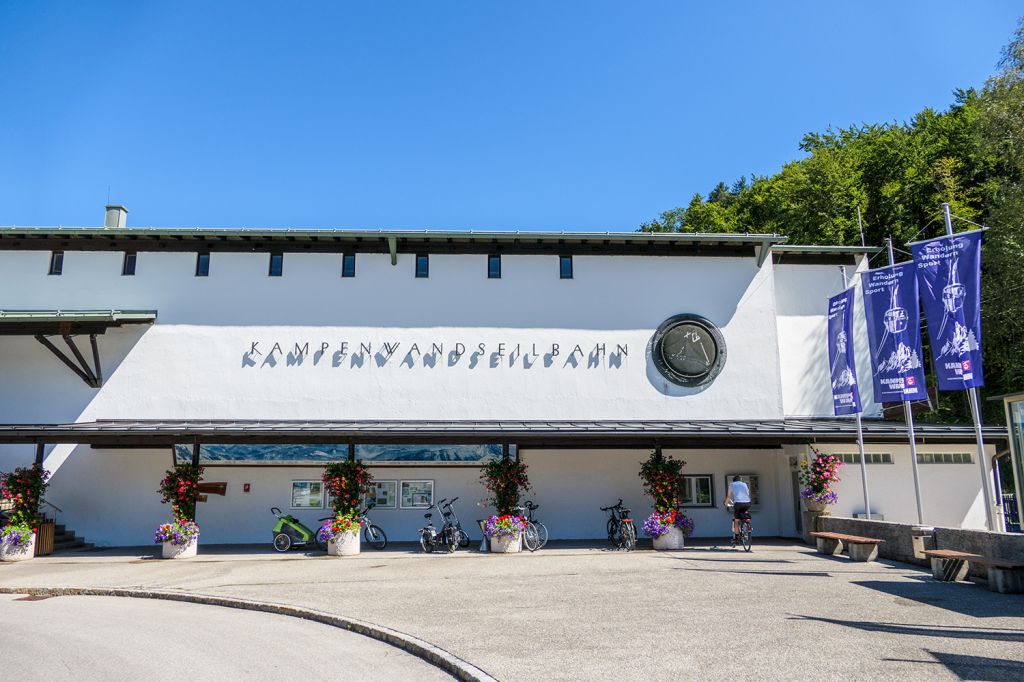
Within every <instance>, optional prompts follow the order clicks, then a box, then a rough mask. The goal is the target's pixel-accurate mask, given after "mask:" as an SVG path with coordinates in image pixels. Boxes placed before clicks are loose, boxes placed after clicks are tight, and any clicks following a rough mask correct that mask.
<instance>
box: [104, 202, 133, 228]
mask: <svg viewBox="0 0 1024 682" xmlns="http://www.w3.org/2000/svg"><path fill="white" fill-rule="evenodd" d="M103 227H128V209H127V208H125V207H124V206H121V205H120V204H109V205H108V206H107V218H106V220H104V221H103Z"/></svg>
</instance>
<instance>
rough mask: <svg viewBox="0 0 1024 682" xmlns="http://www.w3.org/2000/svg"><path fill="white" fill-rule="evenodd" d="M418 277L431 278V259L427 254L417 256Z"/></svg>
mask: <svg viewBox="0 0 1024 682" xmlns="http://www.w3.org/2000/svg"><path fill="white" fill-rule="evenodd" d="M416 276H417V277H430V259H429V258H428V257H427V254H425V253H417V254H416Z"/></svg>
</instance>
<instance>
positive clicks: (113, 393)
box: [0, 207, 1005, 545]
mask: <svg viewBox="0 0 1024 682" xmlns="http://www.w3.org/2000/svg"><path fill="white" fill-rule="evenodd" d="M108 224H109V225H112V226H111V227H106V228H13V227H11V228H0V470H9V469H11V468H13V467H15V466H21V465H27V464H30V463H31V462H32V461H34V458H35V457H36V454H37V452H36V447H35V446H36V445H39V446H40V448H39V450H40V456H42V457H43V458H44V462H45V466H46V468H47V469H49V470H50V471H51V472H52V485H51V488H50V491H49V492H48V494H47V499H48V500H49V501H50V502H52V503H53V504H55V505H56V506H57V507H59V508H60V509H61V510H62V513H61V517H60V521H61V523H65V524H67V525H68V526H70V527H71V528H73V529H75V531H77V532H78V534H79V535H81V536H84V537H85V538H86V539H87V540H88V541H90V542H94V543H96V544H98V545H140V544H146V543H148V542H149V541H150V540H151V537H152V531H153V529H154V527H155V526H156V524H157V523H158V522H161V521H163V520H165V519H166V518H167V516H168V511H167V509H166V507H163V506H162V505H161V504H160V502H159V496H158V494H157V493H156V489H157V486H158V483H159V481H160V479H161V477H162V475H163V472H164V470H166V469H167V468H168V467H169V466H170V465H171V464H172V462H173V461H174V459H173V458H174V456H175V455H174V448H173V446H174V445H178V446H179V448H178V450H179V453H183V454H179V457H180V456H184V457H185V458H186V459H187V458H188V456H189V454H188V453H189V452H190V451H191V449H192V448H193V447H194V446H195V445H196V444H200V445H202V446H203V448H202V449H201V450H200V453H201V456H202V461H203V464H204V465H206V467H207V468H206V474H205V480H206V481H211V482H224V483H226V494H225V495H223V496H217V495H211V496H210V498H209V500H208V501H207V502H205V503H203V504H201V505H200V507H199V512H198V521H199V523H200V525H201V526H202V529H203V541H204V542H206V543H228V542H265V541H269V540H270V529H271V527H272V525H273V518H272V516H271V515H270V512H269V508H270V507H272V506H277V507H280V508H282V509H287V508H289V507H292V506H295V507H298V508H295V509H292V510H291V511H292V513H294V514H295V515H296V516H298V517H299V518H301V519H303V520H305V521H306V522H307V523H309V524H315V523H316V520H317V519H318V518H320V517H323V516H326V514H327V511H325V510H324V509H323V508H320V507H318V506H317V505H318V504H322V503H323V500H322V499H320V496H319V495H318V486H317V484H316V482H317V481H318V480H319V476H320V467H322V462H323V460H324V459H329V458H332V457H334V458H336V457H341V456H346V455H347V453H348V452H349V446H350V445H352V446H353V448H352V450H353V452H354V454H355V455H356V456H359V457H363V458H368V459H372V461H373V462H374V465H373V469H372V471H373V474H374V477H375V478H376V479H377V480H378V481H380V482H381V488H380V493H379V494H380V500H381V503H382V504H381V505H380V506H379V508H378V509H376V510H375V512H374V521H375V522H376V523H378V524H379V525H380V526H382V527H383V528H384V529H385V530H386V531H387V532H388V534H389V536H390V537H391V538H392V539H397V540H411V539H415V538H416V536H417V534H416V530H417V529H418V528H419V527H420V526H421V525H422V522H423V512H424V510H423V509H421V508H419V507H420V506H421V503H422V501H423V500H424V499H429V497H430V495H431V494H432V495H433V498H434V499H440V498H451V497H456V496H457V497H459V498H460V501H459V503H458V504H457V508H458V509H460V510H461V512H462V514H461V515H462V517H463V519H464V520H471V519H473V518H477V517H480V516H482V515H483V514H484V510H482V509H478V508H476V507H475V503H476V502H477V501H478V500H480V499H481V498H483V490H482V487H481V486H480V484H479V482H478V476H479V462H478V458H479V457H481V456H494V455H495V454H496V453H500V452H501V451H502V449H503V448H508V451H509V452H514V453H516V454H517V456H519V457H522V458H523V459H524V460H525V461H526V462H527V463H528V465H529V473H530V479H531V481H532V483H533V488H534V490H533V491H532V493H531V495H530V497H531V498H532V499H534V500H535V501H536V502H537V503H538V504H540V510H539V511H538V516H539V518H541V519H542V520H544V521H545V522H546V524H547V525H548V527H549V528H550V530H551V535H552V537H554V538H599V537H601V536H602V535H603V534H604V527H605V520H606V515H605V514H603V513H602V512H601V511H599V509H598V508H599V507H601V506H607V505H609V504H613V503H614V502H615V501H616V500H617V499H619V498H622V499H623V500H625V502H626V503H627V504H628V505H630V506H631V507H632V508H633V510H634V516H635V517H636V518H638V519H642V518H643V517H645V516H646V515H647V514H648V513H649V512H650V504H649V501H648V500H647V499H646V498H645V497H644V496H643V493H642V490H641V484H640V479H639V478H638V476H637V472H638V468H639V463H640V462H641V461H642V460H643V459H645V458H646V457H647V456H648V454H649V452H650V450H651V448H652V447H654V446H660V447H663V449H664V451H665V453H666V454H671V455H674V456H677V457H681V458H683V459H685V460H686V462H687V465H686V469H685V471H686V472H687V474H689V475H692V476H693V479H692V480H691V485H692V490H693V495H692V496H693V499H692V500H691V502H692V503H693V504H692V506H691V507H690V508H689V509H688V510H687V512H688V513H689V514H690V515H691V516H693V517H694V518H695V521H696V535H698V536H722V535H725V534H726V533H727V532H728V523H729V517H728V516H727V515H726V513H725V512H724V511H723V509H722V504H723V499H724V488H725V480H726V477H727V476H731V475H733V474H743V475H747V476H751V477H753V481H754V483H755V484H756V491H757V497H758V499H757V501H756V504H755V506H754V512H755V532H757V533H758V534H759V535H762V536H765V535H779V536H793V535H795V534H797V532H798V524H799V514H798V511H797V510H798V508H799V505H798V501H797V494H798V491H797V489H796V484H795V468H794V467H795V464H796V462H797V461H798V460H799V459H800V458H803V457H806V456H807V455H808V453H809V448H808V444H811V443H813V444H815V445H816V447H818V448H819V449H821V450H823V451H826V452H835V453H842V454H844V455H847V456H848V458H849V459H851V461H853V459H854V455H855V453H856V452H857V450H856V445H855V441H854V422H853V420H852V419H851V418H842V419H837V418H835V417H833V416H832V404H831V393H830V390H829V385H828V367H827V359H826V353H825V347H824V337H825V316H824V310H825V305H826V298H827V297H828V296H830V295H832V294H835V293H837V292H839V291H840V290H841V289H842V288H843V280H842V276H841V274H840V267H839V266H840V265H846V266H848V268H849V272H850V274H851V275H852V273H853V272H854V271H855V270H857V269H862V268H864V267H866V263H865V257H866V255H867V254H871V253H874V252H875V249H871V248H866V249H865V248H858V247H842V248H827V247H826V248H823V247H797V246H788V245H786V243H785V242H786V240H785V238H784V237H778V236H774V235H713V234H643V233H608V234H579V233H533V232H525V233H486V232H480V233H478V232H353V231H319V230H318V231H295V230H207V229H144V228H128V227H125V226H124V213H123V212H122V211H121V209H119V208H117V207H112V208H111V209H110V210H109V211H108ZM677 316H683V317H677ZM858 319H859V320H860V322H861V324H860V326H859V327H858V328H857V330H856V339H855V345H856V349H857V351H858V357H859V360H863V362H862V363H861V366H860V367H859V374H860V376H861V377H863V378H865V379H866V378H867V377H869V376H870V370H869V368H868V366H867V363H866V358H867V353H866V337H865V334H864V329H863V315H862V313H859V318H858ZM861 388H862V395H863V399H864V402H865V404H868V405H874V404H873V403H872V402H871V390H870V381H867V380H864V381H862V382H861ZM866 417H867V418H866V420H865V434H866V440H867V442H868V450H869V452H871V453H876V454H877V455H878V456H877V457H873V458H872V459H873V461H872V462H871V464H869V466H868V467H867V470H868V477H869V485H870V489H871V500H872V510H873V512H874V513H876V514H881V515H883V516H884V518H885V519H887V520H894V521H907V522H916V521H917V519H916V512H915V505H914V495H913V484H912V477H911V470H910V460H909V457H910V455H909V448H908V447H907V445H906V436H905V431H904V429H903V424H902V422H891V421H883V420H881V419H880V418H879V417H880V410H879V409H877V407H876V409H874V411H873V412H872V413H869V414H868V415H866ZM918 435H919V437H920V441H919V442H920V443H921V444H920V445H919V448H918V449H919V453H921V459H922V464H921V467H920V472H921V478H922V488H923V495H924V504H925V517H926V518H925V521H926V522H928V523H931V524H934V525H952V526H964V527H972V528H981V527H984V525H985V510H984V507H983V505H984V503H983V501H982V499H983V498H982V490H981V484H980V476H979V472H978V464H977V459H976V458H977V453H976V450H975V449H974V446H973V432H972V430H971V429H970V428H968V427H949V426H927V425H919V429H918ZM988 437H989V439H990V442H991V443H992V444H993V445H994V446H999V443H998V441H999V439H1002V440H1003V441H1005V430H1002V429H991V430H989V432H988ZM264 445H266V446H271V445H273V446H277V447H274V448H271V447H257V446H264ZM999 447H1002V446H999ZM991 450H992V454H994V453H995V450H996V448H995V447H992V448H991ZM943 454H946V455H947V456H946V457H943V456H942V455H943ZM251 457H259V458H261V459H251ZM211 458H213V459H211ZM225 458H227V459H225ZM239 458H241V459H239ZM245 458H250V459H245ZM395 458H398V461H394V460H395ZM453 459H454V460H461V461H452V460H453ZM389 460H390V461H389ZM972 463H973V466H972ZM305 482H311V483H310V484H307V483H305ZM427 482H429V483H427ZM389 504H391V505H393V508H385V507H386V505H389ZM309 505H312V507H313V508H310V506H309ZM410 505H411V506H412V508H404V506H410ZM863 511H864V509H863V502H862V491H861V482H860V473H859V470H858V467H857V466H849V467H846V468H845V469H844V471H843V482H842V484H841V487H840V503H839V504H838V505H837V509H836V510H835V512H834V513H836V514H841V515H851V514H859V513H862V512H863Z"/></svg>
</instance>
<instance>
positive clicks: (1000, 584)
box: [924, 549, 1024, 594]
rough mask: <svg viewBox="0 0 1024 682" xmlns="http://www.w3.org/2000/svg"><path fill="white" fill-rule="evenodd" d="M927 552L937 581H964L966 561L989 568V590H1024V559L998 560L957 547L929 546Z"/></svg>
mask: <svg viewBox="0 0 1024 682" xmlns="http://www.w3.org/2000/svg"><path fill="white" fill-rule="evenodd" d="M924 555H925V556H926V557H928V558H929V559H931V562H932V576H933V577H934V578H935V579H936V580H941V581H943V582H953V581H956V580H964V579H966V578H967V564H978V565H979V566H985V567H986V568H987V569H988V589H990V590H992V591H993V592H999V593H1001V594H1019V593H1021V592H1024V561H1014V560H1012V559H996V558H994V557H987V556H984V555H982V554H972V553H970V552H960V551H958V550H955V549H927V550H925V552H924Z"/></svg>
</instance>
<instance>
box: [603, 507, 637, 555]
mask: <svg viewBox="0 0 1024 682" xmlns="http://www.w3.org/2000/svg"><path fill="white" fill-rule="evenodd" d="M601 511H606V512H610V516H609V518H608V541H609V542H611V543H612V544H613V545H615V546H616V547H617V548H618V549H624V550H626V551H627V552H629V551H631V550H633V549H634V548H635V547H636V528H634V527H633V519H632V518H630V511H631V510H630V509H628V508H626V507H623V506H622V498H619V501H618V503H616V504H613V505H612V506H610V507H601Z"/></svg>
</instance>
